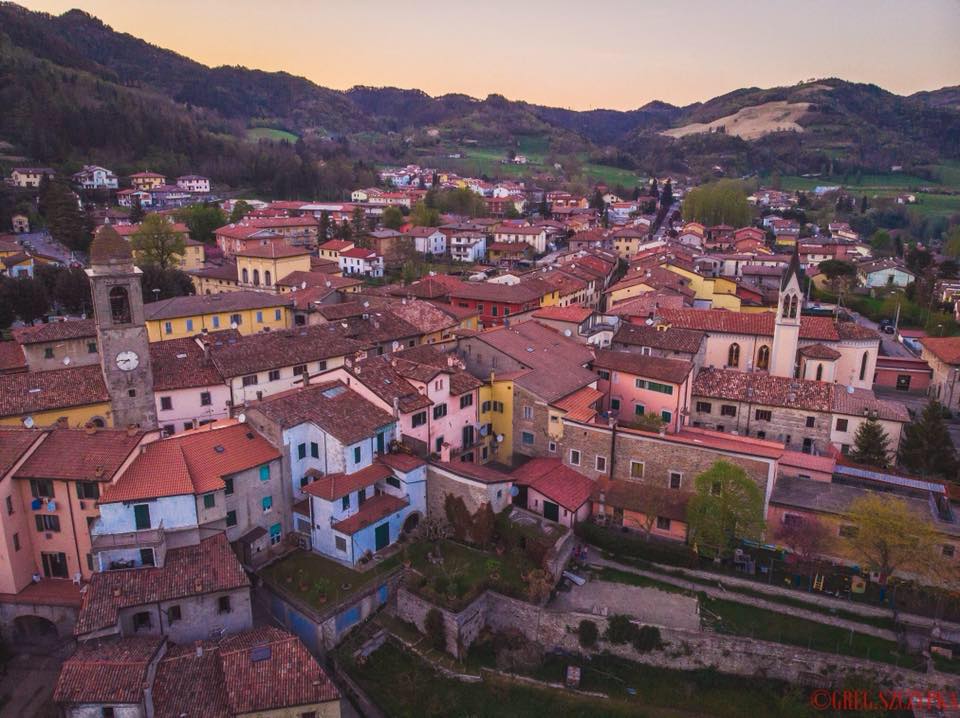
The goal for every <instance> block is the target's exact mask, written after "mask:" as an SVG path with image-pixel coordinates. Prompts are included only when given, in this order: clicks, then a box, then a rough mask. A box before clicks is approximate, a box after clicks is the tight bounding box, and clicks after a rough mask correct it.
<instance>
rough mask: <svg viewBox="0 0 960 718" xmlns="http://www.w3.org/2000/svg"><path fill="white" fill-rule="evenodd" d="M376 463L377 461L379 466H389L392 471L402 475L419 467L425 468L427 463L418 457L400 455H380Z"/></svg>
mask: <svg viewBox="0 0 960 718" xmlns="http://www.w3.org/2000/svg"><path fill="white" fill-rule="evenodd" d="M377 461H379V462H380V463H381V464H385V465H387V466H389V467H390V468H391V469H393V470H394V471H399V472H401V473H404V474H406V473H409V472H411V471H413V470H414V469H417V468H419V467H421V466H425V465H426V463H427V462H426V461H424V460H423V459H421V458H420V457H419V456H414V455H413V454H402V453H396V454H380V456H378V457H377Z"/></svg>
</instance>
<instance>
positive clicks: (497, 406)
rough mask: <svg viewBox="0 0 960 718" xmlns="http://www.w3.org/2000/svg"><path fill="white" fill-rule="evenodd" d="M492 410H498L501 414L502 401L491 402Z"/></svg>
mask: <svg viewBox="0 0 960 718" xmlns="http://www.w3.org/2000/svg"><path fill="white" fill-rule="evenodd" d="M493 410H494V411H496V412H499V413H500V414H502V413H503V402H502V401H495V402H493Z"/></svg>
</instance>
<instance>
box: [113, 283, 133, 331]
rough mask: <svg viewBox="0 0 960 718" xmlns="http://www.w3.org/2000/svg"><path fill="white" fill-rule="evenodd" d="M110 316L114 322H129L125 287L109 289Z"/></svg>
mask: <svg viewBox="0 0 960 718" xmlns="http://www.w3.org/2000/svg"><path fill="white" fill-rule="evenodd" d="M110 318H111V319H113V322H114V323H115V324H128V323H129V322H130V297H129V296H128V295H127V289H126V287H113V288H111V289H110Z"/></svg>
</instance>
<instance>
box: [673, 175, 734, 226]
mask: <svg viewBox="0 0 960 718" xmlns="http://www.w3.org/2000/svg"><path fill="white" fill-rule="evenodd" d="M661 206H662V200H661ZM682 212H683V219H684V220H685V221H687V222H700V223H702V224H705V225H707V226H710V225H716V224H729V225H732V226H734V227H743V226H746V225H748V224H750V219H751V217H752V212H751V210H750V205H749V204H748V203H747V191H746V187H745V186H744V184H743V183H742V182H740V181H738V180H719V181H717V182H708V183H707V184H704V185H700V186H699V187H694V188H693V189H692V190H690V191H689V192H688V193H687V195H686V197H684V200H683V208H682Z"/></svg>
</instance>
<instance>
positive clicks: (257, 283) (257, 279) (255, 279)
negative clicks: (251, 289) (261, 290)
mask: <svg viewBox="0 0 960 718" xmlns="http://www.w3.org/2000/svg"><path fill="white" fill-rule="evenodd" d="M253 286H255V287H259V286H260V270H259V269H254V270H253Z"/></svg>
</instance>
